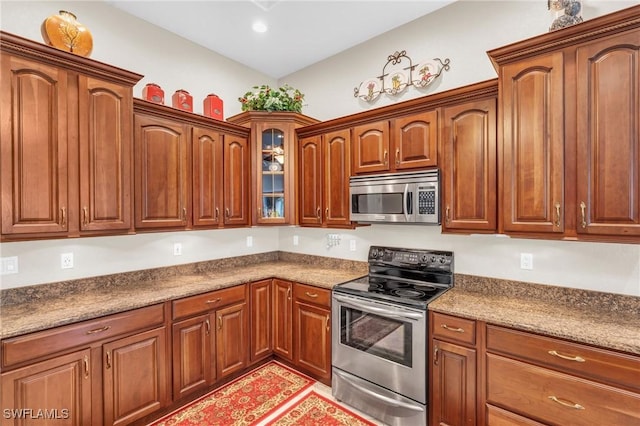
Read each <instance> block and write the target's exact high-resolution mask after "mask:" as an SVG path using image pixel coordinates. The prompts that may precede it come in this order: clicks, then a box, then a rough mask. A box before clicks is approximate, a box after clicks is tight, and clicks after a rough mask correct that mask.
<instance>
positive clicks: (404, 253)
mask: <svg viewBox="0 0 640 426" xmlns="http://www.w3.org/2000/svg"><path fill="white" fill-rule="evenodd" d="M369 262H370V263H378V264H387V265H412V266H414V267H416V268H418V267H422V268H424V267H426V268H433V269H445V270H452V269H453V252H450V251H441V250H421V249H403V248H394V247H378V246H371V248H369Z"/></svg>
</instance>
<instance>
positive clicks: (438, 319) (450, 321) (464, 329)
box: [430, 312, 476, 346]
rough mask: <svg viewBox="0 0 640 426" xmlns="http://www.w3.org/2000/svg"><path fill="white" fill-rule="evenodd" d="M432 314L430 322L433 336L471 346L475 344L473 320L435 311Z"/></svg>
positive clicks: (474, 324)
mask: <svg viewBox="0 0 640 426" xmlns="http://www.w3.org/2000/svg"><path fill="white" fill-rule="evenodd" d="M432 315H433V316H432V320H431V321H430V322H431V335H432V336H433V337H435V338H438V339H445V340H449V341H453V342H457V343H462V344H465V345H471V346H474V345H475V344H476V322H475V321H473V320H469V319H465V318H459V317H454V316H451V315H445V314H439V313H437V312H434V313H433V314H432Z"/></svg>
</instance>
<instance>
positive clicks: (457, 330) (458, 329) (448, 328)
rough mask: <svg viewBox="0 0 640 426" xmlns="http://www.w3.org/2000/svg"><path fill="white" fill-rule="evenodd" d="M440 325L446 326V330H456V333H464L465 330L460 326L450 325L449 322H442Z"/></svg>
mask: <svg viewBox="0 0 640 426" xmlns="http://www.w3.org/2000/svg"><path fill="white" fill-rule="evenodd" d="M440 327H442V328H444V329H445V330H449V331H455V332H456V333H464V330H463V329H462V328H459V327H449V326H448V325H447V324H442V325H441V326H440Z"/></svg>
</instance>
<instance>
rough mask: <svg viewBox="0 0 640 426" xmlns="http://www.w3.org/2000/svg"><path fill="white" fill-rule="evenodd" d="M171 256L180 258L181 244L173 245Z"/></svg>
mask: <svg viewBox="0 0 640 426" xmlns="http://www.w3.org/2000/svg"><path fill="white" fill-rule="evenodd" d="M173 255H174V256H182V244H181V243H173Z"/></svg>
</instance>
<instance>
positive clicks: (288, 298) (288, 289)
mask: <svg viewBox="0 0 640 426" xmlns="http://www.w3.org/2000/svg"><path fill="white" fill-rule="evenodd" d="M287 300H291V286H289V287H287Z"/></svg>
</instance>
